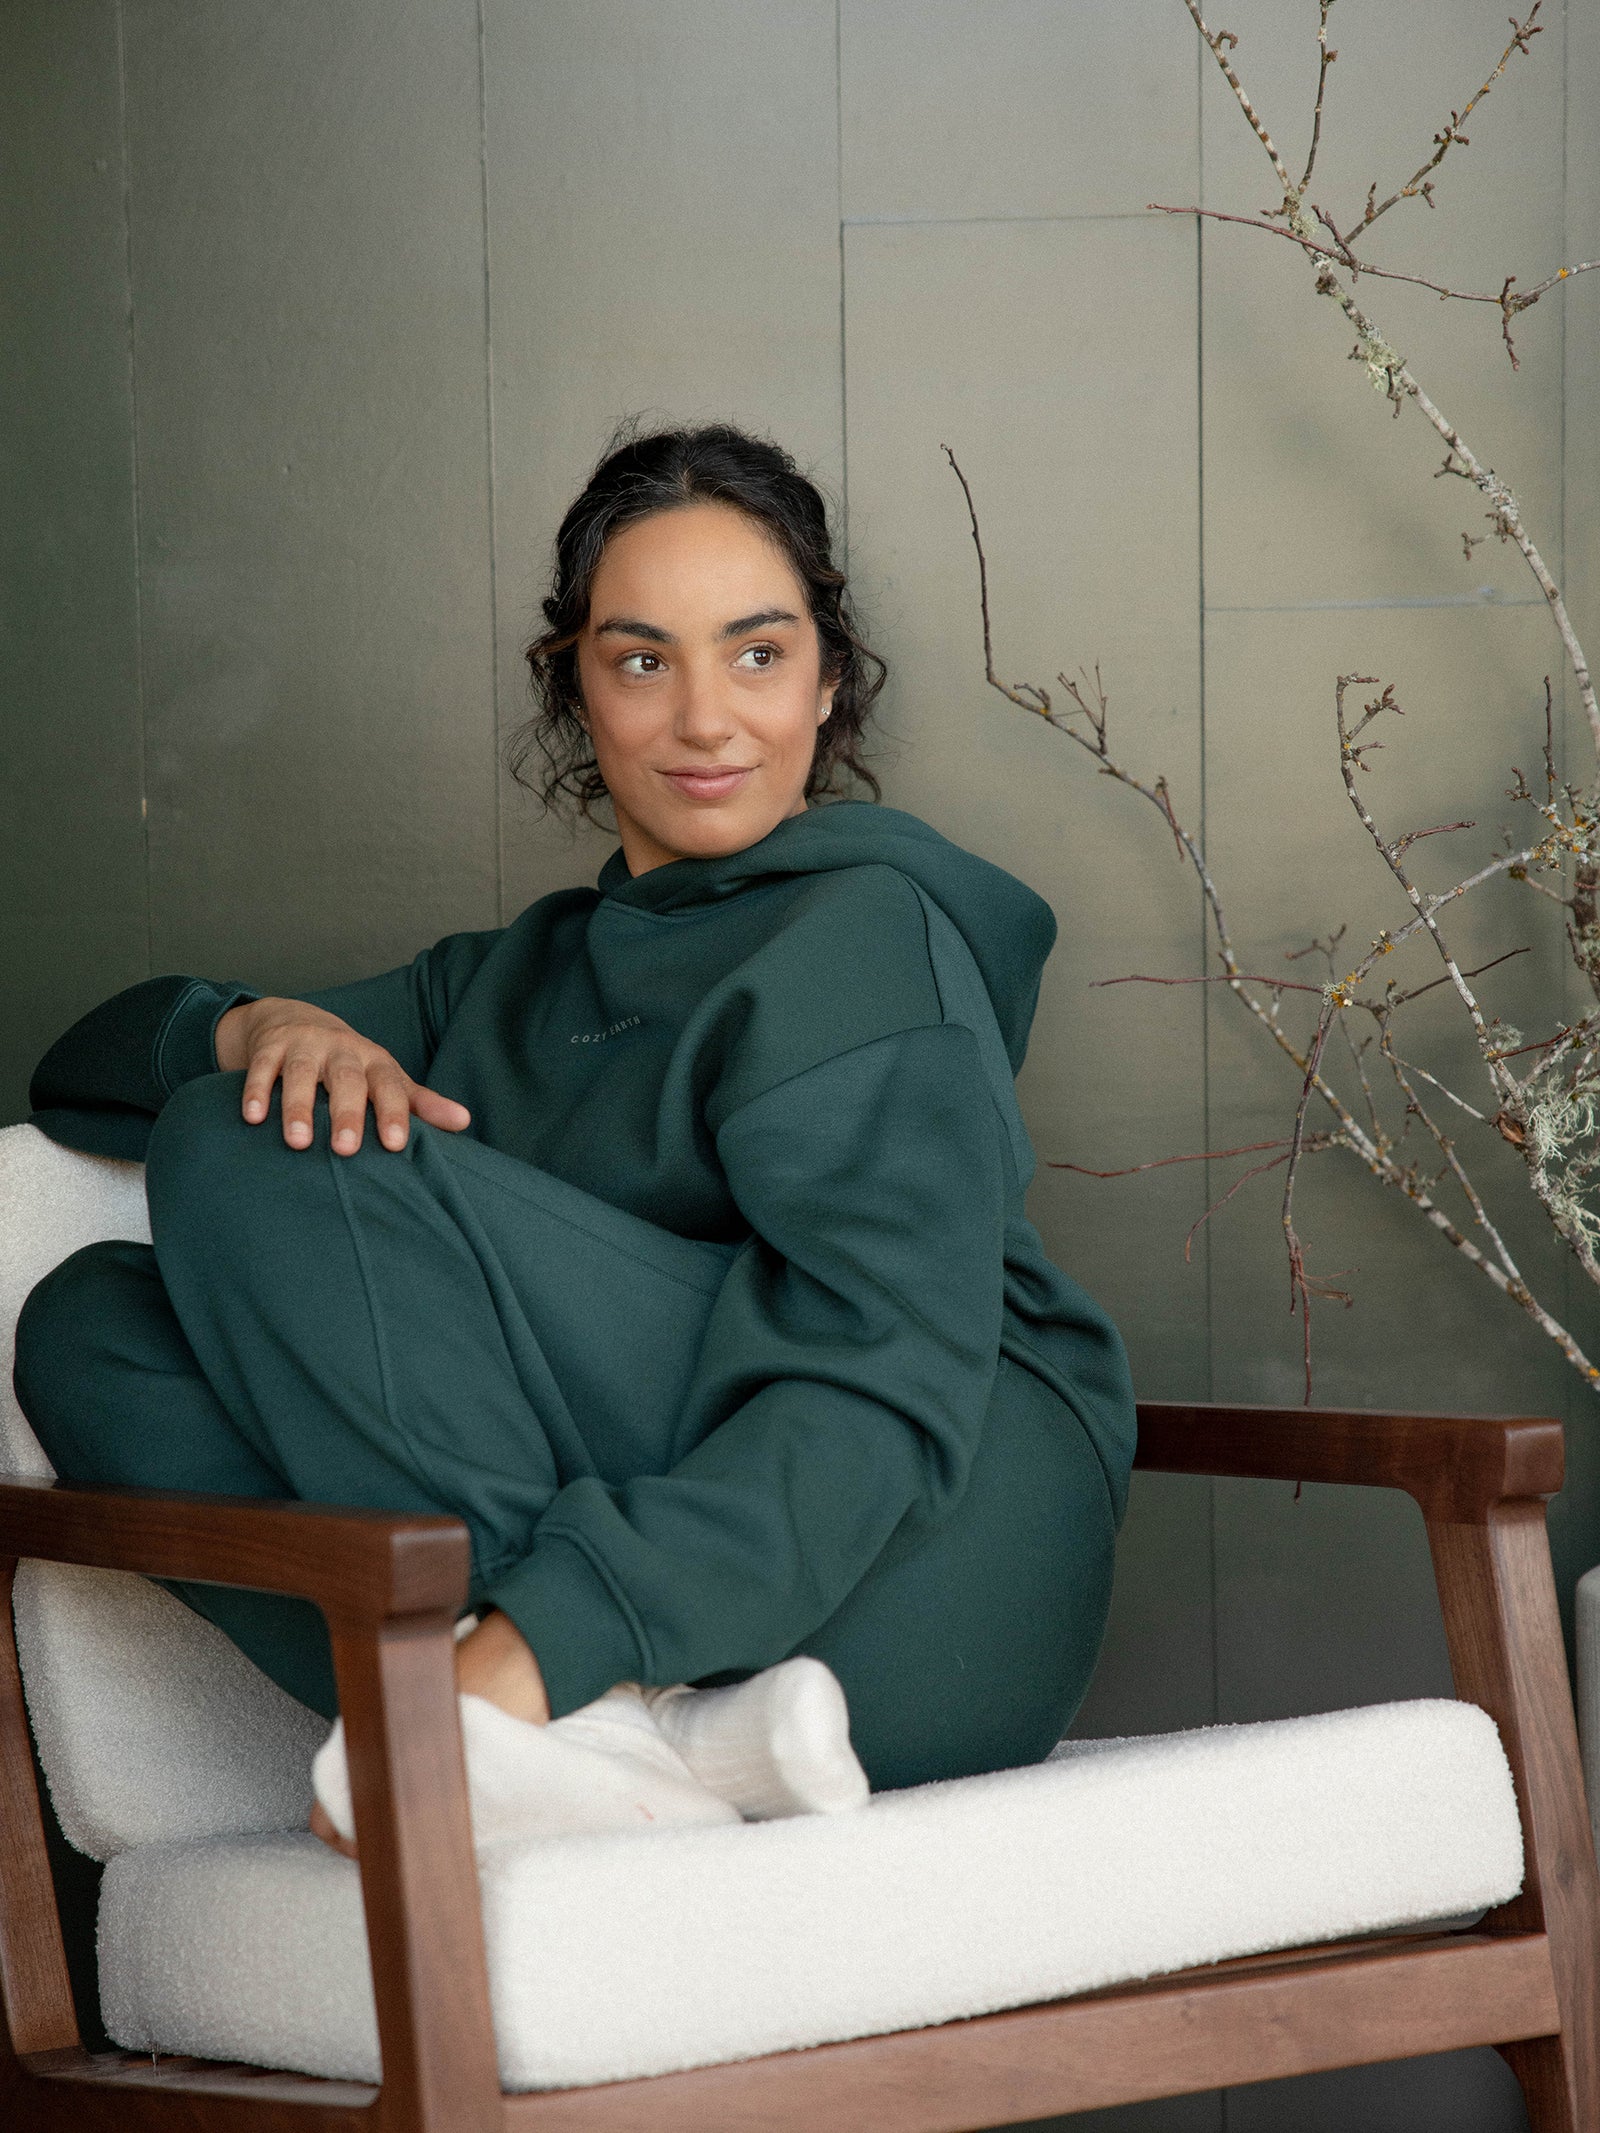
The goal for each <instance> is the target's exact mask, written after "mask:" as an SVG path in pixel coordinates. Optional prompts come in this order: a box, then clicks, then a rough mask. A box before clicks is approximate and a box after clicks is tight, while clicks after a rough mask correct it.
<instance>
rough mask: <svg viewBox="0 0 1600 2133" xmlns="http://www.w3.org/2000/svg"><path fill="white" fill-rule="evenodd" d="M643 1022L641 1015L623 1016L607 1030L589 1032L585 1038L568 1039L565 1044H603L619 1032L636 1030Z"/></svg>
mask: <svg viewBox="0 0 1600 2133" xmlns="http://www.w3.org/2000/svg"><path fill="white" fill-rule="evenodd" d="M643 1020H644V1017H643V1016H642V1015H625V1016H624V1017H623V1019H622V1020H621V1021H620V1022H613V1023H612V1024H611V1026H610V1028H609V1029H594V1030H590V1032H589V1034H588V1035H587V1036H586V1037H569V1038H568V1039H567V1042H568V1043H569V1044H604V1043H605V1041H606V1039H607V1038H608V1037H615V1036H616V1035H617V1034H618V1032H619V1031H621V1030H625V1029H636V1028H637V1027H638V1025H639V1024H640V1023H641V1022H642V1021H643Z"/></svg>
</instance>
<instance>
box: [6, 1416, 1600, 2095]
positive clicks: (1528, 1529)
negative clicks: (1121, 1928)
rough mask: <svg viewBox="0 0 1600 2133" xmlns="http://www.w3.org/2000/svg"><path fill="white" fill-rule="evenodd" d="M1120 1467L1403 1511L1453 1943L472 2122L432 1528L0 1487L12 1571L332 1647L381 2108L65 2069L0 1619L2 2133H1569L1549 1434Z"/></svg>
mask: <svg viewBox="0 0 1600 2133" xmlns="http://www.w3.org/2000/svg"><path fill="white" fill-rule="evenodd" d="M1138 1464H1139V1465H1140V1466H1141V1467H1143V1468H1146V1469H1149V1470H1156V1471H1162V1472H1167V1473H1187V1474H1215V1475H1233V1476H1251V1477H1257V1478H1265V1479H1276V1480H1282V1481H1299V1480H1305V1481H1322V1482H1346V1483H1349V1482H1355V1483H1365V1484H1368V1485H1371V1486H1376V1487H1387V1488H1400V1489H1405V1490H1408V1491H1409V1492H1410V1493H1411V1494H1412V1495H1413V1496H1414V1497H1415V1498H1416V1499H1417V1501H1418V1503H1419V1504H1420V1505H1421V1507H1422V1511H1423V1514H1424V1516H1425V1518H1426V1521H1427V1528H1428V1537H1429V1542H1430V1545H1431V1548H1432V1553H1433V1563H1434V1569H1435V1572H1436V1575H1437V1578H1438V1584H1439V1592H1440V1597H1441V1600H1442V1602H1443V1607H1444V1618H1445V1627H1446V1631H1447V1634H1448V1638H1449V1645H1450V1654H1451V1663H1452V1666H1453V1669H1454V1674H1455V1684H1456V1691H1457V1694H1458V1695H1459V1696H1460V1697H1461V1698H1463V1699H1465V1700H1467V1701H1470V1702H1475V1703H1478V1704H1480V1705H1482V1706H1483V1707H1484V1708H1485V1709H1486V1710H1487V1711H1488V1712H1489V1713H1490V1714H1491V1715H1492V1717H1493V1718H1494V1719H1495V1721H1496V1723H1497V1724H1498V1726H1499V1730H1500V1735H1501V1739H1502V1741H1503V1743H1504V1746H1505V1750H1506V1754H1507V1756H1508V1758H1509V1761H1510V1764H1511V1769H1512V1773H1513V1777H1514V1780H1515V1784H1516V1790H1517V1796H1518V1801H1519V1803H1520V1809H1521V1816H1522V1827H1523V1835H1524V1842H1525V1848H1526V1860H1527V1871H1526V1881H1525V1885H1524V1888H1523V1891H1522V1893H1521V1895H1519V1896H1518V1897H1517V1898H1515V1900H1514V1901H1512V1902H1510V1903H1507V1904H1505V1905H1503V1906H1502V1907H1501V1908H1500V1909H1498V1910H1496V1911H1494V1912H1491V1913H1490V1914H1489V1915H1488V1916H1487V1917H1485V1918H1484V1919H1482V1920H1481V1921H1480V1922H1479V1923H1478V1924H1477V1925H1476V1926H1474V1927H1472V1928H1471V1929H1470V1930H1466V1931H1460V1932H1442V1931H1439V1930H1437V1929H1435V1930H1431V1931H1427V1932H1421V1933H1414V1934H1404V1935H1383V1936H1374V1937H1370V1938H1367V1939H1364V1940H1360V1941H1355V1942H1347V1943H1343V1944H1333V1945H1328V1944H1324V1945H1318V1946H1312V1947H1307V1948H1303V1949H1298V1950H1294V1951H1291V1952H1288V1953H1284V1952H1279V1953H1276V1954H1272V1955H1266V1956H1259V1957H1251V1958H1246V1959H1242V1960H1237V1961H1233V1962H1226V1963H1219V1964H1215V1965H1213V1966H1211V1967H1209V1968H1207V1969H1204V1970H1190V1971H1185V1972H1180V1973H1177V1974H1174V1975H1169V1976H1165V1977H1160V1978H1155V1979H1152V1980H1150V1981H1148V1982H1145V1983H1141V1984H1138V1985H1135V1986H1131V1987H1120V1988H1117V1989H1115V1990H1111V1991H1105V1992H1099V1993H1094V1994H1089V1995H1085V1996H1083V1997H1080V1998H1075V1999H1070V2000H1062V2001H1057V2002H1055V2003H1052V2004H1048V2005H1042V2006H1032V2007H1023V2008H1018V2009H1015V2010H1013V2011H1010V2012H1007V2013H1002V2014H994V2015H985V2016H979V2017H975V2018H973V2019H970V2020H966V2021H959V2022H950V2023H944V2024H941V2025H940V2026H938V2027H933V2028H926V2029H916V2030H908V2031H904V2032H902V2033H900V2034H898V2035H893V2036H879V2037H870V2038H864V2039H861V2040H859V2041H856V2042H850V2043H840V2044H827V2045H820V2046H817V2047H815V2048H813V2049H810V2050H807V2051H797V2052H786V2053H782V2054H778V2055H775V2056H772V2057H769V2058H766V2059H760V2060H754V2061H746V2062H741V2063H737V2064H732V2065H723V2066H714V2067H709V2068H706V2069H704V2070H702V2071H699V2072H693V2073H679V2074H663V2075H656V2076H654V2077H652V2078H650V2079H648V2080H640V2081H629V2082H616V2083H609V2084H606V2085H604V2086H601V2087H592V2088H580V2089H564V2090H547V2091H542V2092H536V2093H531V2094H520V2095H502V2093H501V2091H500V2087H499V2079H498V2075H497V2072H496V2060H495V2049H494V2038H493V2033H492V2030H491V2024H490V2015H489V1998H488V1981H487V1974H486V1968H485V1961H484V1952H483V1941H482V1934H481V1928H480V1921H479V1913H478V1905H477V1899H476V1882H475V1877H474V1865H473V1855H472V1848H471V1841H470V1833H469V1825H468V1819H467V1804H466V1789H465V1778H464V1773H463V1770H462V1766H461V1758H460V1752H459V1736H458V1734H457V1732H456V1727H455V1701H454V1676H453V1670H452V1651H453V1640H452V1625H453V1623H454V1620H455V1618H456V1615H457V1613H458V1611H459V1609H460V1607H461V1606H462V1604H463V1602H464V1600H465V1596H466V1590H467V1541H466V1534H465V1531H464V1529H463V1528H462V1527H461V1526H460V1525H459V1524H457V1523H456V1522H455V1521H454V1520H451V1519H443V1518H438V1519H416V1518H389V1517H384V1516H379V1515H376V1514H368V1513H354V1512H346V1511H335V1510H328V1509H323V1508H319V1507H314V1506H308V1505H296V1504H284V1505H263V1504H260V1503H253V1502H252V1503H240V1502H234V1501H231V1500H226V1499H220V1498H206V1497H176V1496H163V1495H157V1494H153V1493H146V1492H135V1491H114V1490H86V1489H80V1488H73V1487H69V1486H66V1485H63V1484H58V1483H50V1482H41V1481H9V1482H6V1483H4V1484H0V1583H3V1590H4V1593H5V1596H6V1597H7V1600H9V1592H10V1583H11V1578H12V1575H13V1573H14V1570H15V1565H16V1559H17V1558H19V1557H40V1558H45V1559H48V1560H53V1561H56V1562H65V1563H77V1564H86V1565H91V1566H97V1567H100V1568H105V1569H119V1570H133V1571H143V1572H146V1573H149V1574H151V1575H155V1576H163V1577H169V1578H186V1579H197V1580H201V1581H210V1582H215V1583H220V1584H231V1585H245V1586H252V1587H257V1588H261V1589H265V1590H269V1591H277V1592H288V1593H298V1594H301V1595H303V1596H305V1597H306V1598H308V1599H311V1600H313V1601H315V1602H316V1603H317V1604H318V1605H319V1606H320V1607H321V1608H322V1609H323V1611H324V1613H325V1614H326V1616H327V1618H328V1621H329V1624H330V1626H331V1629H332V1634H333V1644H334V1652H335V1659H336V1664H337V1669H338V1679H339V1691H340V1698H341V1702H342V1705H343V1709H344V1712H345V1714H346V1722H347V1726H348V1731H349V1740H350V1754H351V1773H352V1782H353V1786H354V1790H355V1800H356V1814H357V1820H358V1825H359V1828H360V1832H361V1885H362V1896H363V1901H364V1905H365V1911H366V1920H367V1931H368V1939H369V1944H370V1948H371V1956H372V1968H373V1982H374V1989H375V1996H376V2004H377V2017H378V2029H379V2036H380V2039H381V2045H382V2055H383V2066H384V2080H383V2084H382V2086H381V2088H371V2087H365V2086H361V2085H358V2084H355V2083H348V2082H329V2081H320V2080H312V2079H309V2078H306V2077H303V2076H298V2075H286V2074H273V2073H265V2072H262V2071H261V2070H259V2069H256V2068H251V2067H244V2066H221V2065H217V2064H213V2063H208V2062H202V2061H197V2060H183V2059H170V2058H169V2059H161V2060H158V2061H157V2062H156V2063H154V2064H152V2062H151V2060H150V2059H149V2058H143V2059H139V2058H134V2057H131V2056H128V2055H124V2054H117V2053H112V2054H104V2055H98V2056H96V2055H91V2054H89V2053H86V2052H85V2051H84V2050H83V2049H82V2047H81V2044H80V2042H79V2036H78V2030H77V2024H76V2019H75V2016H74V2012H73V2003H72V1995H71V1991H70V1988H69V1984H68V1978H67V1967H66V1962H65V1958H64V1955H63V1950H62V1941H61V1933H60V1926H59V1921H58V1918H57V1913H56V1908H55V1901H54V1895H53V1890H52V1885H51V1879H50V1872H49V1867H48V1865H47V1862H46V1855H45V1839H44V1832H43V1828H42V1824H41V1816H40V1808H39V1801H38V1796H37V1793H36V1791H35V1786H34V1780H33V1775H32V1766H31V1759H30V1754H29V1745H28V1731H27V1718H26V1714H25V1710H24V1705H23V1698H22V1689H21V1683H20V1678H19V1674H18V1668H17V1659H16V1649H15V1643H14V1640H13V1638H12V1636H11V1618H10V1608H9V1604H7V1605H6V1607H5V1608H4V1609H3V1610H0V1613H3V1619H4V1632H3V1635H0V2000H3V2010H4V2035H3V2037H0V2122H3V2123H5V2124H6V2125H10V2126H17V2127H19V2128H22V2127H26V2128H39V2129H41V2133H44V2129H48V2133H57V2129H59V2133H102V2129H103V2133H142V2129H146V2128H148V2129H150V2133H155V2129H158V2128H160V2129H166V2133H179V2129H182V2133H358V2129H368V2133H491V2129H492V2133H500V2129H502V2128H504V2129H507V2133H511V2129H517V2133H643V2129H646V2128H648V2129H649V2133H735V2129H739V2133H745V2129H750V2128H760V2129H762V2133H802V2129H806V2133H810V2129H813V2128H815V2127H818V2126H824V2125H825V2126H828V2127H829V2128H831V2129H836V2133H849V2129H857V2133H959V2129H971V2128H987V2127H993V2126H1000V2125H1011V2124H1016V2123H1019V2122H1021V2121H1024V2120H1028V2119H1036V2118H1042V2117H1046V2116H1050V2115H1052V2114H1056V2113H1070V2112H1074V2111H1082V2110H1090V2109H1096V2108H1100V2107H1104V2106H1106V2105H1110V2104H1117V2103H1124V2102H1131V2101H1135V2100H1139V2099H1144V2098H1151V2097H1158V2096H1169V2095H1176V2094H1183V2093H1188V2092H1193V2091H1199V2090H1207V2089H1214V2088H1220V2087H1226V2086H1229V2085H1232V2084H1234V2083H1239V2082H1250V2081H1262V2080H1268V2079H1272V2078H1275V2077H1277V2076H1282V2075H1288V2074H1301V2073H1308V2072H1312V2071H1315V2070H1319V2069H1326V2068H1332V2067H1341V2066H1350V2065H1357V2064H1363V2063H1367V2062H1371V2061H1375V2060H1383V2059H1396V2058H1407V2057H1413V2056H1417V2055H1420V2054H1423V2053H1429V2052H1442V2051H1451V2050H1455V2049H1458V2048H1460V2047H1462V2046H1466V2045H1478V2044H1494V2045H1497V2046H1498V2047H1499V2049H1500V2050H1501V2052H1502V2053H1503V2054H1504V2056H1505V2057H1506V2059H1507V2060H1508V2061H1509V2062H1510V2065H1511V2067H1512V2069H1513V2070H1514V2072H1515V2074H1516V2076H1517V2079H1518V2080H1519V2081H1520V2083H1521V2085H1522V2089H1523V2093H1524V2095H1525V2097H1526V2099H1527V2105H1528V2115H1529V2120H1530V2123H1531V2125H1532V2127H1533V2128H1534V2133H1596V2128H1600V1943H1597V1932H1600V1885H1597V1878H1596V1870H1595V1856H1594V1849H1593V1845H1592V1841H1591V1836H1590V1830H1589V1820H1588V1814H1587V1810H1586V1807H1585V1802H1584V1794H1583V1787H1582V1780H1581V1776H1580V1771H1579V1763H1578V1745H1577V1736H1576V1731H1575V1727H1574V1722H1573V1712H1572V1701H1571V1696H1570V1693H1569V1689H1568V1683H1567V1676H1566V1668H1565V1661H1564V1656H1563V1648H1562V1639H1561V1631H1560V1625H1559V1620H1558V1616H1557V1609H1556V1596H1555V1588H1554V1583H1553V1580H1552V1576H1551V1569H1550V1555H1549V1547H1548V1542H1547V1539H1546V1534H1545V1526H1544V1504H1545V1501H1546V1499H1548V1498H1549V1497H1550V1496H1551V1495H1552V1494H1554V1493H1555V1491H1556V1490H1557V1489H1559V1487H1560V1485H1561V1477H1562V1437H1561V1430H1560V1427H1559V1425H1558V1424H1556V1423H1555V1422H1548V1421H1505V1420H1494V1419H1483V1418H1468V1417H1447V1416H1435V1415H1378V1414H1371V1413H1358V1414H1335V1413H1306V1412H1303V1411H1299V1410H1293V1409H1290V1410H1286V1411H1280V1410H1274V1409H1250V1408H1234V1407H1222V1406H1211V1407H1206V1406H1193V1407H1183V1406H1170V1405H1146V1406H1144V1407H1142V1408H1141V1410H1140V1450H1139V1458H1138Z"/></svg>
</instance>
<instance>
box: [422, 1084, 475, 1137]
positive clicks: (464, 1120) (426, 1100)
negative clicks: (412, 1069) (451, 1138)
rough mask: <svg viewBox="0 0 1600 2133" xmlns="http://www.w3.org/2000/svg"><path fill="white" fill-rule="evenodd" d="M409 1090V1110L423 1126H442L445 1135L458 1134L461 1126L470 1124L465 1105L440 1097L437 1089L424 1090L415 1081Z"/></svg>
mask: <svg viewBox="0 0 1600 2133" xmlns="http://www.w3.org/2000/svg"><path fill="white" fill-rule="evenodd" d="M410 1088H411V1108H412V1110H413V1111H415V1112H416V1114H417V1116H418V1118H420V1119H421V1120H423V1122H424V1123H425V1124H427V1125H430V1126H442V1127H443V1129H444V1131H445V1132H446V1133H459V1132H460V1131H461V1129H462V1127H463V1126H470V1125H471V1124H472V1113H471V1112H470V1111H469V1110H468V1109H467V1107H466V1105H465V1104H458V1103H457V1102H456V1101H455V1100H454V1098H452V1097H449V1096H441V1095H440V1094H439V1092H438V1090H437V1089H425V1088H423V1086H422V1084H421V1083H420V1082H417V1081H414V1082H412V1083H411V1084H410Z"/></svg>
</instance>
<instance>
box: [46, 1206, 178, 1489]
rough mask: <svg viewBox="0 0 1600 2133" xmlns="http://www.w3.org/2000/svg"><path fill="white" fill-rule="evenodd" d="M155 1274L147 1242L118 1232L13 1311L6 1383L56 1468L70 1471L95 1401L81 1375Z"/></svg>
mask: <svg viewBox="0 0 1600 2133" xmlns="http://www.w3.org/2000/svg"><path fill="white" fill-rule="evenodd" d="M159 1281H160V1276H159V1275H158V1274H157V1272H156V1270H155V1260H154V1255H153V1254H152V1252H151V1250H150V1247H149V1246H148V1245H145V1244H134V1243H130V1242H127V1241H125V1240H123V1239H109V1240H106V1241H103V1242H101V1243H98V1244H87V1245H85V1246H84V1247H83V1249H82V1250H81V1251H77V1252H74V1253H73V1254H72V1255H71V1257H70V1258H67V1259H63V1260H62V1261H61V1263H60V1265H59V1266H56V1267H53V1268H52V1269H51V1270H50V1272H49V1273H48V1274H46V1275H45V1277H44V1279H43V1280H42V1281H41V1282H39V1283H37V1284H36V1285H35V1287H34V1288H33V1289H32V1290H30V1292H29V1294H28V1296H27V1298H26V1300H25V1301H24V1303H23V1306H22V1310H21V1313H20V1315H19V1316H18V1319H17V1352H16V1363H15V1365H14V1368H13V1370H12V1383H13V1384H14V1386H15V1387H16V1394H17V1401H18V1404H19V1405H20V1406H21V1408H22V1412H23V1414H24V1415H25V1416H26V1418H27V1420H28V1423H29V1425H30V1427H31V1428H32V1430H33V1433H34V1435H35V1436H36V1437H37V1438H38V1439H39V1442H40V1443H41V1444H42V1445H43V1447H44V1449H45V1451H46V1452H47V1453H48V1454H49V1456H50V1458H51V1460H52V1461H53V1462H54V1464H55V1466H56V1467H57V1469H58V1471H62V1472H66V1471H69V1470H73V1471H75V1470H76V1468H77V1467H78V1465H79V1464H81V1460H80V1459H79V1457H78V1454H79V1453H80V1452H82V1451H83V1449H84V1447H83V1445H82V1444H81V1443H80V1439H81V1438H82V1436H83V1435H84V1432H85V1430H86V1429H88V1428H89V1427H90V1426H91V1418H92V1416H93V1415H94V1414H95V1413H96V1412H98V1407H99V1403H97V1402H95V1401H89V1400H86V1399H85V1398H84V1391H85V1387H86V1385H87V1384H88V1383H89V1381H90V1380H91V1379H92V1378H94V1377H95V1376H96V1375H97V1374H98V1373H100V1372H101V1371H102V1370H103V1369H104V1368H105V1367H106V1365H107V1362H108V1360H109V1358H110V1356H111V1355H112V1354H115V1353H120V1350H121V1347H122V1345H123V1344H122V1342H121V1340H120V1338H119V1328H120V1327H121V1325H122V1322H123V1320H124V1319H125V1318H126V1317H127V1315H128V1312H129V1309H130V1305H132V1306H133V1307H134V1308H137V1307H138V1304H139V1302H141V1301H142V1300H143V1299H144V1292H145V1288H146V1285H147V1284H148V1283H150V1282H156V1283H157V1284H158V1285H159Z"/></svg>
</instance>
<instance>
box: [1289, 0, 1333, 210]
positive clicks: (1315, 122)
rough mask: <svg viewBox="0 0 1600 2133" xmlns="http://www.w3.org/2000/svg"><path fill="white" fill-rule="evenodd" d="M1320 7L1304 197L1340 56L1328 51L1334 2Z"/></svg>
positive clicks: (1327, 0)
mask: <svg viewBox="0 0 1600 2133" xmlns="http://www.w3.org/2000/svg"><path fill="white" fill-rule="evenodd" d="M1320 5H1321V9H1322V20H1321V21H1320V22H1319V23H1318V24H1317V44H1318V46H1319V48H1320V54H1321V56H1320V60H1319V63H1318V66H1317V108H1316V110H1315V111H1313V112H1312V114H1311V147H1310V149H1309V150H1308V152H1307V155H1306V167H1305V171H1304V173H1303V174H1302V176H1301V179H1300V184H1299V188H1298V189H1299V191H1300V193H1301V195H1302V196H1304V193H1305V189H1306V187H1307V186H1308V185H1309V184H1310V183H1311V173H1312V172H1313V171H1314V170H1315V169H1316V167H1317V150H1318V149H1319V148H1320V147H1321V145H1322V92H1323V90H1324V89H1325V88H1326V86H1327V81H1328V69H1329V68H1330V67H1331V66H1332V65H1333V63H1334V61H1335V60H1336V59H1337V58H1338V56H1339V55H1338V53H1337V52H1334V51H1330V50H1329V49H1328V11H1329V9H1330V8H1331V7H1332V6H1333V0H1320Z"/></svg>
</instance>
